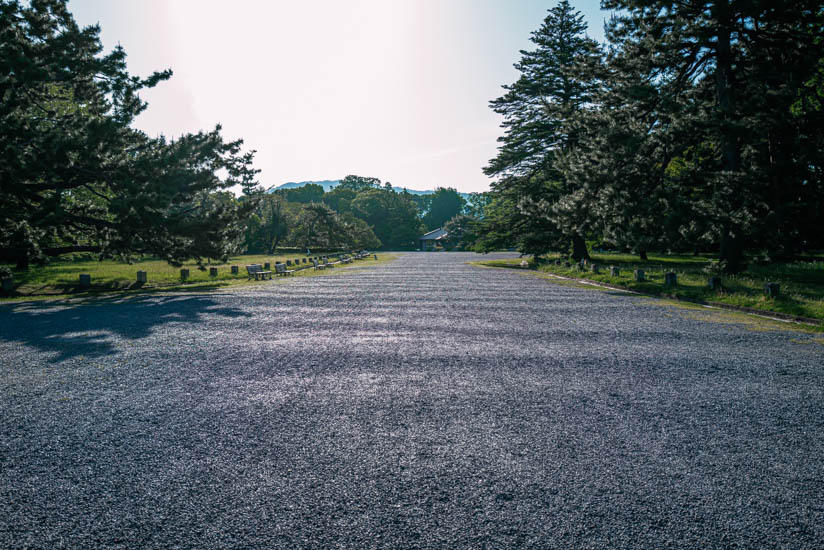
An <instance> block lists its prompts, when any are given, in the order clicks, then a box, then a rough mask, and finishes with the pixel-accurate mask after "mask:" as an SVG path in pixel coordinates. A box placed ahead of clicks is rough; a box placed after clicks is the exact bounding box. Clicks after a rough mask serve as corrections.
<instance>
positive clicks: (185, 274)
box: [180, 269, 189, 281]
mask: <svg viewBox="0 0 824 550" xmlns="http://www.w3.org/2000/svg"><path fill="white" fill-rule="evenodd" d="M180 278H181V279H183V280H184V281H185V280H186V279H188V278H189V270H188V269H181V270H180Z"/></svg>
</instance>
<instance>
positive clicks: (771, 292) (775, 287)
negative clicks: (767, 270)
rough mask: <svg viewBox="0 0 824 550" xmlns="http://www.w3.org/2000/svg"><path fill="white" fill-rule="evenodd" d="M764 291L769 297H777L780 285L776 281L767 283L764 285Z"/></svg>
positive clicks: (779, 292) (779, 293)
mask: <svg viewBox="0 0 824 550" xmlns="http://www.w3.org/2000/svg"><path fill="white" fill-rule="evenodd" d="M764 292H765V293H766V294H767V296H769V297H770V298H778V297H779V296H780V295H781V285H780V284H778V283H767V284H765V285H764Z"/></svg>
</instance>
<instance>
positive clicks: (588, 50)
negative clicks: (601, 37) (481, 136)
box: [479, 0, 599, 256]
mask: <svg viewBox="0 0 824 550" xmlns="http://www.w3.org/2000/svg"><path fill="white" fill-rule="evenodd" d="M585 31H586V24H585V23H584V20H583V16H582V15H581V14H580V12H576V11H574V9H573V8H572V6H571V5H570V4H569V2H567V1H566V0H562V1H561V2H560V3H559V4H558V6H556V7H555V8H552V9H551V10H549V14H548V15H547V17H546V18H545V19H544V22H543V24H542V25H541V27H540V29H538V30H537V31H536V32H534V33H533V34H532V38H531V40H532V42H533V43H534V44H535V46H536V48H535V49H534V50H531V51H522V52H521V55H522V57H521V61H520V62H519V63H518V64H516V65H515V67H516V68H517V69H518V70H519V71H520V73H521V76H520V78H519V79H518V80H517V81H516V82H515V83H514V84H512V85H509V86H504V89H505V90H506V94H504V95H503V96H501V97H500V98H498V99H496V100H494V101H492V102H491V106H492V109H493V110H494V111H495V112H497V113H499V114H500V115H502V116H503V117H504V122H503V124H502V127H503V129H504V132H505V133H504V135H503V136H502V137H500V138H499V140H498V141H499V142H500V143H501V145H500V147H499V149H498V155H497V156H496V157H495V158H494V159H492V160H491V161H490V162H489V165H488V166H487V167H486V168H485V169H484V172H485V173H486V174H487V175H490V176H496V177H498V178H499V179H498V180H497V181H496V182H495V183H493V185H492V189H493V190H492V196H493V197H494V198H495V199H498V204H497V207H496V208H494V209H492V211H493V212H494V213H495V216H494V217H489V218H485V222H484V223H485V226H486V227H485V229H484V231H485V232H487V233H490V237H487V238H483V239H482V240H481V243H479V246H480V247H481V249H484V250H486V249H487V248H488V247H490V246H495V245H497V244H501V243H504V242H509V243H513V245H514V246H517V247H518V249H519V250H520V251H521V252H524V253H534V254H542V253H545V252H547V251H549V250H551V249H552V248H553V247H554V246H557V243H559V242H562V241H566V242H567V243H568V242H570V241H574V242H576V243H579V244H580V243H582V242H583V240H582V239H583V237H582V235H583V233H584V232H585V231H586V230H588V227H587V224H586V221H587V219H588V215H587V213H585V212H582V211H581V210H580V209H578V208H574V209H569V208H567V209H566V210H564V214H565V216H563V219H561V220H559V219H558V218H559V216H558V212H557V208H556V205H557V203H558V202H559V201H560V200H561V198H562V197H563V196H564V195H567V196H569V195H572V194H573V193H575V192H576V191H577V189H576V188H574V187H573V186H572V184H571V183H570V182H568V181H567V180H566V179H565V178H564V177H563V174H562V172H560V171H559V169H558V167H557V166H556V163H557V159H558V157H559V156H562V155H564V154H567V153H569V151H571V150H574V148H575V147H576V145H577V142H578V141H579V137H578V135H577V133H576V129H577V128H576V127H574V126H572V125H570V124H569V121H570V119H571V118H572V117H574V116H575V115H576V113H578V112H579V111H580V110H582V109H583V108H584V107H585V106H586V105H587V104H588V103H589V101H590V96H591V94H592V91H593V87H594V80H593V78H592V77H591V75H589V74H587V73H586V72H585V71H583V70H580V69H579V66H581V65H586V64H595V63H596V61H597V59H598V55H599V54H598V47H597V44H596V43H595V42H593V41H592V40H590V39H588V38H587V37H586V35H585ZM493 202H494V199H493ZM507 227H508V228H509V229H507ZM507 233H511V234H510V235H507ZM578 254H582V255H584V256H585V255H586V247H582V246H576V255H578Z"/></svg>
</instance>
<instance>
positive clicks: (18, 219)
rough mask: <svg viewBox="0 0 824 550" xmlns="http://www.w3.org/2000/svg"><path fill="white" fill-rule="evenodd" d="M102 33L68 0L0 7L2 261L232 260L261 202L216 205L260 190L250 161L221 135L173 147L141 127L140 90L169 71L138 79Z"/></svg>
mask: <svg viewBox="0 0 824 550" xmlns="http://www.w3.org/2000/svg"><path fill="white" fill-rule="evenodd" d="M99 35H100V29H99V27H97V26H93V27H86V28H80V27H78V25H77V24H76V22H75V21H74V18H73V17H72V15H71V14H70V13H69V11H68V9H67V7H66V1H65V0H32V1H31V2H30V3H23V4H21V3H20V2H17V1H13V0H0V143H1V144H2V146H0V147H2V151H1V152H0V155H2V160H1V161H0V195H2V197H3V205H4V207H3V209H2V213H0V257H2V258H5V259H13V260H16V261H17V263H18V266H21V267H25V266H26V265H28V262H29V261H30V260H32V259H34V260H37V259H39V258H42V257H44V256H54V255H59V254H62V253H67V252H73V251H94V252H99V253H101V254H102V255H105V256H121V257H129V256H131V255H134V254H143V253H150V254H153V255H155V256H157V257H160V258H163V259H166V260H168V261H170V262H172V263H176V262H181V261H183V260H185V259H187V258H191V257H196V258H199V257H214V258H219V257H225V256H226V255H227V254H228V253H230V252H231V251H232V250H233V249H234V247H236V246H237V244H238V241H239V240H240V238H241V237H242V231H243V224H242V223H241V220H243V219H245V218H246V216H247V215H248V213H249V212H250V211H251V209H252V208H253V203H254V201H253V200H250V201H246V202H245V203H243V204H241V203H238V202H237V201H223V200H215V199H213V198H212V197H211V196H210V195H211V194H212V193H215V192H219V191H221V190H226V189H229V188H231V187H235V186H240V187H241V188H243V189H245V190H251V189H252V188H254V186H255V185H256V181H255V174H256V170H254V169H253V168H252V158H253V152H246V153H244V152H242V151H241V146H242V141H240V140H238V141H231V142H226V141H224V140H223V138H222V137H221V130H220V127H219V126H218V127H216V128H215V129H214V130H212V131H208V132H198V133H195V134H188V135H184V136H181V137H180V138H178V139H175V140H167V139H165V138H163V137H158V138H150V137H148V136H147V135H146V134H144V133H143V132H141V131H139V130H136V129H134V128H133V127H132V123H133V121H134V120H135V118H136V117H137V115H139V114H140V113H141V112H142V111H143V110H144V109H146V107H147V105H146V103H145V102H144V101H142V100H141V99H140V91H141V90H144V89H147V88H151V87H153V86H155V85H156V84H158V83H159V82H162V81H164V80H167V79H168V78H170V77H171V74H172V73H171V71H170V70H166V71H161V72H156V73H153V74H152V75H149V76H148V77H145V78H140V77H136V76H133V75H130V74H129V73H128V72H127V70H126V53H125V51H124V50H123V49H122V48H121V47H119V46H118V47H117V48H115V49H114V51H112V52H111V53H108V54H105V55H103V54H102V53H101V52H102V46H101V43H100V38H99Z"/></svg>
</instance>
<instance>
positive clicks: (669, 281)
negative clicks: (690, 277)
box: [664, 271, 678, 286]
mask: <svg viewBox="0 0 824 550" xmlns="http://www.w3.org/2000/svg"><path fill="white" fill-rule="evenodd" d="M676 285H678V276H677V275H676V274H675V273H673V272H672V271H670V272H668V273H664V286H676Z"/></svg>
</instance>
